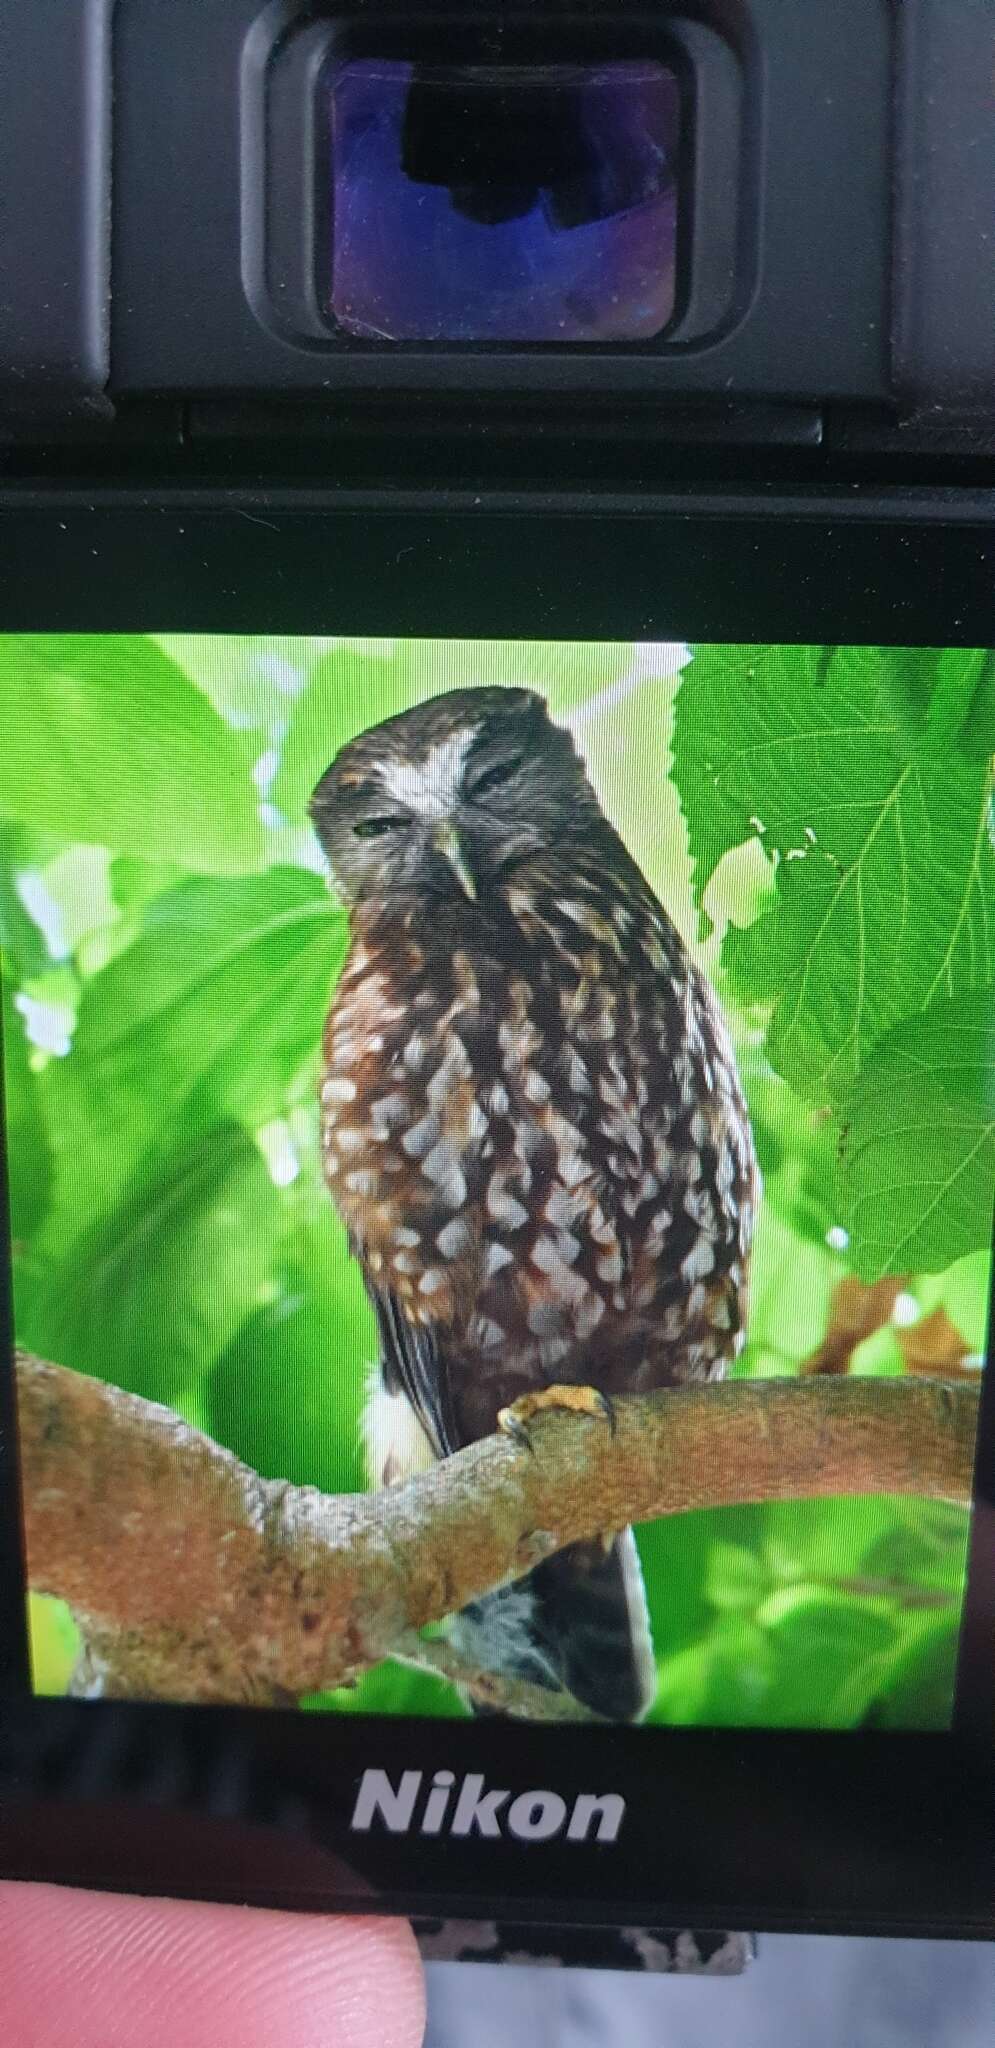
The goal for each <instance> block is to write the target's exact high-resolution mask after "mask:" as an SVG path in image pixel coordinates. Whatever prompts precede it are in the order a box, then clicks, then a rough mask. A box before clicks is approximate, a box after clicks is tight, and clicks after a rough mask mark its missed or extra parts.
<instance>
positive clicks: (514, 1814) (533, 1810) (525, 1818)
mask: <svg viewBox="0 0 995 2048" xmlns="http://www.w3.org/2000/svg"><path fill="white" fill-rule="evenodd" d="M566 1817H567V1802H566V1800H565V1799H561V1798H560V1795H559V1793H558V1792H520V1793H519V1795H518V1798H517V1799H513V1800H512V1802H511V1805H510V1806H509V1808H508V1829H509V1832H510V1833H511V1834H513V1835H514V1836H515V1837H516V1839H517V1840H518V1841H519V1842H548V1840H549V1837H550V1835H558V1834H559V1832H560V1829H561V1827H562V1826H563V1823H564V1821H565V1820H566Z"/></svg>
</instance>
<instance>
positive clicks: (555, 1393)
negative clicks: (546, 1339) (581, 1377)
mask: <svg viewBox="0 0 995 2048" xmlns="http://www.w3.org/2000/svg"><path fill="white" fill-rule="evenodd" d="M544 1408H572V1409H573V1412H574V1414H575V1415H591V1416H593V1417H594V1419H595V1420H596V1421H597V1422H607V1423H608V1425H609V1428H610V1429H611V1430H612V1432H614V1429H615V1413H614V1410H613V1408H612V1404H611V1402H610V1401H609V1399H608V1396H607V1394H602V1393H600V1392H599V1390H598V1388H597V1387H569V1386H552V1387H536V1389H535V1391H534V1392H533V1393H530V1394H520V1395H519V1397H518V1400H517V1401H512V1403H511V1405H510V1407H508V1408H501V1409H500V1410H499V1411H498V1428H499V1429H500V1430H503V1431H504V1434H505V1436H512V1437H514V1438H515V1439H516V1441H517V1442H519V1443H526V1444H527V1443H528V1442H529V1432H528V1425H529V1423H530V1422H531V1421H532V1420H533V1418H534V1417H535V1416H536V1415H539V1414H541V1413H542V1410H543V1409H544Z"/></svg>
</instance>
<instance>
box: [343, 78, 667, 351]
mask: <svg viewBox="0 0 995 2048" xmlns="http://www.w3.org/2000/svg"><path fill="white" fill-rule="evenodd" d="M330 91H331V141H332V180H333V194H332V219H333V228H332V244H333V246H332V279H331V292H330V305H329V310H330V311H331V313H332V315H333V317H334V319H335V320H336V322H337V323H338V325H339V326H340V327H341V328H343V329H344V330H345V331H346V332H347V333H349V334H354V335H359V336H363V337H365V338H367V339H371V338H372V339H384V340H391V341H560V342H567V341H618V340H622V341H633V340H638V339H639V338H640V337H644V336H650V335H654V334H659V332H660V330H661V329H662V328H663V327H665V326H666V324H667V321H668V320H669V319H670V317H671V315H672V312H673V307H674V253H675V243H676V230H677V189H676V184H675V169H674V167H675V161H676V147H677V134H678V120H679V95H678V88H677V82H676V79H675V78H674V76H673V73H672V72H670V71H668V70H667V69H666V67H665V66H664V65H662V64H659V63H655V62H652V61H645V62H643V61H640V62H624V63H622V62H619V63H606V64H598V65H545V66H536V67H532V68H529V69H526V68H525V67H517V66H516V67H511V66H503V67H498V66H488V67H485V66H480V65H476V66H452V67H440V66H431V67H427V66H416V65H413V64H404V63H400V62H392V61H383V60H373V59H363V60H361V61H359V60H358V61H356V62H352V63H346V64H343V65H342V66H341V67H340V69H339V70H338V71H337V73H335V74H334V75H333V77H332V79H331V82H330Z"/></svg>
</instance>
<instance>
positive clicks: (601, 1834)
mask: <svg viewBox="0 0 995 2048" xmlns="http://www.w3.org/2000/svg"><path fill="white" fill-rule="evenodd" d="M595 1815H596V1816H597V1821H598V1831H597V1834H596V1835H595V1837H594V1839H595V1841H596V1842H614V1840H615V1838H616V1836H617V1834H618V1831H619V1828H620V1827H621V1825H622V1821H623V1819H624V1816H625V1800H624V1799H623V1798H622V1796H621V1793H619V1792H601V1793H599V1794H598V1795H597V1796H595V1794H594V1793H593V1792H579V1793H578V1794H577V1797H576V1799H575V1801H574V1810H573V1812H572V1814H571V1815H570V1825H569V1827H568V1828H567V1841H568V1842H586V1841H587V1838H588V1835H589V1834H590V1832H591V1822H592V1821H593V1820H594V1818H595Z"/></svg>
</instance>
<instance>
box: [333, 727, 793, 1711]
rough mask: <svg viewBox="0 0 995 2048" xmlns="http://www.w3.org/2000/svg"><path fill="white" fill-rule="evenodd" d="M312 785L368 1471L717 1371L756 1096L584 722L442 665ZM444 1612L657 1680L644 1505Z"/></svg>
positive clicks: (732, 1292) (561, 1678) (611, 1699)
mask: <svg viewBox="0 0 995 2048" xmlns="http://www.w3.org/2000/svg"><path fill="white" fill-rule="evenodd" d="M311 815H312V819H313V823H314V826H315V829H316V832H317V835H318V838H319V840H320V843H321V846H322V848H323V850H324V854H325V856H326V859H327V862H328V865H329V868H330V870H331V875H332V879H333V882H334V884H335V887H336V889H337V891H338V893H339V894H340V896H341V897H342V898H343V899H344V901H345V903H346V904H347V905H348V910H349V932H350V942H349V950H348V955H347V958H346V961H345V965H344V967H343V971H342V974H341V976H340V979H339V982H338V985H337V988H336V990H335V995H334V1000H333V1002H332V1007H331V1010H330V1013H329V1016H328V1020H327V1025H326V1028H325V1033H324V1039H323V1053H324V1062H323V1078H322V1082H321V1129H322V1161H323V1167H324V1173H325V1176H326V1179H327V1183H328V1186H329V1189H330V1191H331V1194H332V1197H333V1199H334V1201H335V1203H336V1205H337V1207H338V1210H339V1213H340V1215H341V1216H342V1218H343V1219H344V1222H345V1224H346V1226H347V1229H348V1234H349V1241H350V1245H351V1248H352V1251H353V1253H354V1255H355V1257H356V1258H357V1259H358V1260H359V1261H360V1263H361V1266H362V1270H363V1276H364V1280H365V1283H366V1287H367V1289H368V1292H369V1296H370V1299H371V1302H372V1304H373V1308H374V1310H375V1313H376V1319H377V1324H378V1330H379V1344H380V1357H379V1361H378V1364H377V1366H376V1368H375V1373H374V1378H373V1382H372V1385H371V1391H370V1397H369V1402H368V1406H367V1411H366V1417H365V1425H364V1427H365V1434H366V1440H367V1446H368V1451H369V1455H370V1461H371V1476H372V1479H373V1482H374V1483H375V1484H379V1483H382V1484H386V1485H389V1484H390V1483H391V1482H393V1481H396V1480H400V1479H402V1478H406V1477H408V1476H409V1475H411V1474H412V1473H414V1472H417V1471H419V1470H423V1469H425V1468H427V1467H428V1466H429V1465H430V1464H431V1463H432V1462H433V1461H434V1460H436V1459H439V1458H444V1457H446V1456H448V1455H449V1453H451V1452H453V1451H455V1450H457V1449H459V1448H460V1447H461V1446H462V1445H464V1444H467V1443H470V1442H473V1441H474V1440H475V1439H477V1438H479V1437H483V1436H486V1435H488V1434H490V1432H491V1431H493V1430H494V1428H495V1426H496V1425H497V1424H498V1419H499V1417H503V1418H505V1420H506V1421H507V1419H508V1417H509V1416H510V1418H511V1426H513V1427H516V1428H519V1429H521V1428H522V1427H524V1426H526V1423H525V1418H527V1417H528V1416H529V1415H530V1414H531V1413H532V1412H533V1410H534V1409H535V1407H536V1406H541V1405H543V1404H544V1402H553V1403H557V1402H565V1403H568V1404H570V1405H573V1406H580V1407H589V1408H590V1410H591V1412H592V1413H593V1414H595V1415H598V1414H602V1415H607V1416H609V1417H610V1414H611V1404H612V1402H613V1400H615V1399H616V1398H617V1397H619V1396H621V1395H625V1394H643V1393H648V1392H649V1391H650V1390H651V1389H656V1388H665V1387H671V1386H679V1385H681V1384H682V1383H683V1382H685V1381H689V1380H711V1379H715V1378H717V1377H718V1376H720V1375H721V1374H722V1373H723V1372H724V1371H725V1369H726V1367H727V1366H728V1364H729V1363H730V1361H731V1360H732V1359H734V1358H735V1356H736V1354H737V1352H738V1351H739V1349H740V1347H741V1345H742V1342H743V1338H744V1321H745V1315H746V1297H747V1274H748V1264H749V1254H750V1243H751V1235H752V1224H753V1214H754V1208H755V1203H756V1188H757V1183H756V1167H755V1161H754V1152H753V1144H752V1139H751V1132H750V1122H749V1116H748V1113H747V1109H746V1104H745V1102H744V1099H743V1095H742V1092H741V1088H740V1084H739V1080H738V1077H737V1072H736V1066H735V1060H734V1056H733V1052H732V1048H731V1045H730V1042H729V1038H728V1035H727V1031H726V1027H725V1024H724V1021H723V1018H722V1015H721V1013H720V1010H719V1007H718V1004H717V1001H716V998H715V995H714V994H713V992H712V990H711V988H710V987H709V985H708V983H707V981H706V980H705V979H704V977H703V976H702V974H701V973H699V971H698V969H697V968H696V967H695V965H694V964H693V963H692V962H691V960H690V959H689V957H688V954H687V952H686V951H685V948H684V946H683V944H682V942H681V939H680V937H679V935H678V933H677V931H676V929H675V927H674V925H673V924H672V922H671V920H670V918H669V917H668V916H667V913H666V911H665V910H664V909H663V908H662V906H661V905H660V903H658V902H657V900H656V898H655V896H654V894H653V892H652V890H651V889H650V887H649V885H648V883H647V882H646V881H645V879H644V877H643V875H642V874H641V872H640V870H639V868H638V867H637V866H636V864H635V862H634V861H633V860H632V858H631V857H630V855H629V853H628V852H627V850H626V847H625V845H624V844H623V842H622V840H621V838H620V837H619V834H618V833H617V832H616V831H615V830H614V829H613V827H612V825H611V824H610V823H609V821H608V819H607V818H606V817H605V815H604V813H603V811H602V809H601V807H600V804H599V802H598V799H597V796H596V794H595V792H594V789H593V788H592V786H591V783H590V782H589V780H588V778H587V774H586V772H585V768H584V764H583V762H582V760H581V759H580V758H579V756H578V754H577V752H576V750H575V747H574V744H573V741H572V739H571V737H570V734H569V733H568V732H566V731H565V730H563V728H561V727H560V726H558V725H557V724H556V723H555V722H554V721H553V720H552V719H551V718H550V717H549V714H548V711H547V707H546V704H545V702H544V701H543V699H542V698H541V697H540V696H538V695H537V694H535V693H534V692H532V691H530V690H526V689H518V688H512V687H510V686H509V687H506V688H505V687H500V688H490V687H487V688H485V687H481V688H477V689H460V690H452V691H448V692H446V693H445V694H442V695H439V696H437V697H435V698H433V699H431V700H430V701H429V702H427V703H424V704H421V705H419V706H418V707H417V708H416V709H414V710H411V711H406V712H403V713H401V714H400V715H399V716H397V717H394V718H388V719H386V720H384V722H383V723H382V724H380V725H377V726H374V727H372V728H371V729H370V730H369V731H367V732H364V733H361V734H360V735H359V737H358V738H357V739H354V740H352V741H350V742H349V743H348V745H346V746H344V747H343V748H342V749H341V751H340V752H339V753H338V754H337V755H336V757H335V759H334V760H333V762H332V764H331V766H330V767H329V768H328V769H327V770H326V772H325V774H324V775H323V776H322V778H321V780H320V782H319V783H318V785H317V788H316V789H315V792H314V795H313V797H312V801H311ZM452 1627H453V1634H454V1637H455V1640H456V1642H457V1644H458V1647H459V1649H460V1651H461V1653H462V1654H463V1655H464V1657H465V1658H466V1659H467V1660H468V1662H469V1663H470V1664H471V1665H472V1667H473V1669H474V1670H476V1671H479V1672H482V1673H496V1674H499V1675H504V1676H506V1677H507V1676H512V1677H515V1678H517V1679H520V1680H524V1681H527V1682H528V1683H529V1684H531V1685H537V1686H540V1687H543V1688H546V1689H548V1690H549V1691H551V1692H555V1693H558V1694H561V1695H564V1696H567V1698H566V1705H567V1707H568V1708H569V1706H570V1705H571V1703H573V1702H578V1703H579V1705H580V1707H581V1709H583V1710H586V1711H587V1713H589V1714H592V1715H595V1716H598V1717H602V1718H604V1719H606V1720H610V1721H629V1720H636V1719H638V1718H639V1717H640V1716H641V1715H642V1714H643V1713H644V1712H645V1710H646V1708H647V1706H648V1705H649V1703H650V1701H651V1700H652V1697H653V1693H654V1691H655V1684H656V1672H655V1664H654V1658H653V1651H652V1642H651V1637H650V1629H649V1621H648V1613H647V1604H646V1597H645V1591H644V1587H643V1582H642V1577H641V1573H640V1567H639V1561H638V1555H637V1551H636V1544H635V1539H634V1536H633V1533H632V1531H631V1529H626V1530H624V1531H623V1532H622V1533H621V1534H618V1533H616V1532H611V1531H609V1532H606V1533H605V1537H604V1539H603V1540H601V1539H598V1540H595V1541H593V1542H589V1543H576V1544H572V1545H571V1546H569V1547H568V1548H567V1549H565V1550H563V1551H562V1552H560V1553H559V1554H557V1555H556V1556H554V1557H552V1558H550V1559H548V1560H547V1561H545V1562H543V1563H542V1564H540V1565H539V1566H538V1567H536V1568H535V1569H534V1570H533V1571H532V1572H531V1573H530V1574H529V1575H528V1576H527V1577H526V1578H524V1579H522V1580H520V1581H518V1582H517V1583H515V1584H514V1585H511V1586H507V1587H504V1588H501V1589H498V1590H496V1591H495V1592H494V1593H491V1594H488V1595H486V1596H485V1597H483V1598H481V1599H480V1600H478V1601H475V1602H474V1603H473V1605H472V1606H470V1607H467V1608H465V1609H464V1610H463V1612H462V1614H461V1615H459V1616H458V1617H455V1618H454V1621H453V1624H452ZM471 1703H472V1704H475V1705H476V1706H477V1708H478V1710H480V1711H487V1710H488V1708H487V1693H486V1688H483V1689H481V1690H479V1691H478V1695H477V1696H476V1697H475V1698H472V1700H471Z"/></svg>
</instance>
